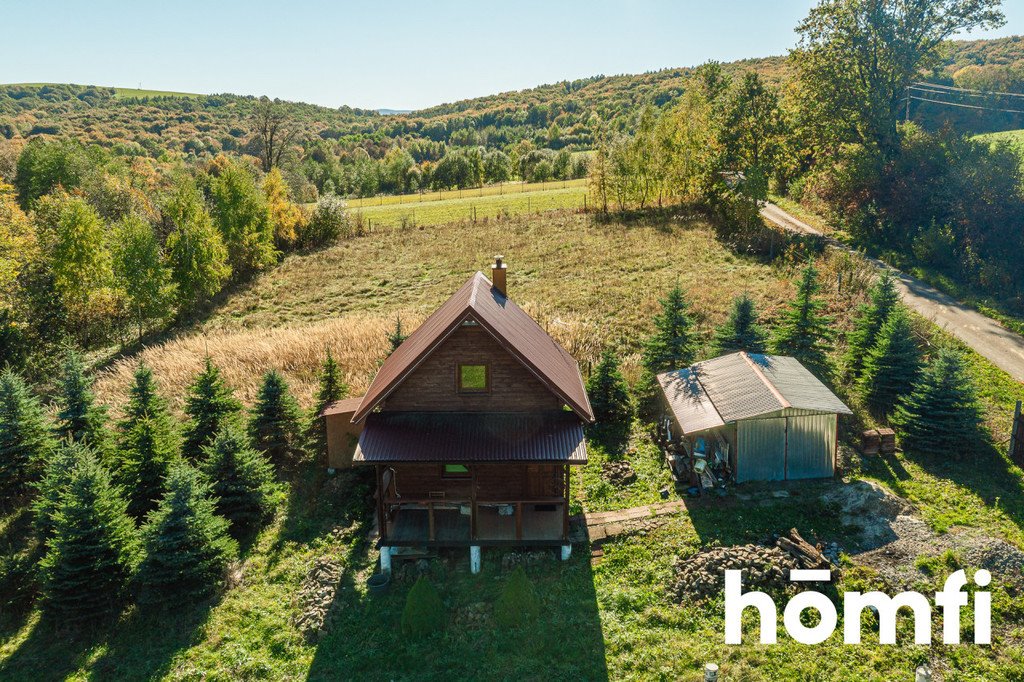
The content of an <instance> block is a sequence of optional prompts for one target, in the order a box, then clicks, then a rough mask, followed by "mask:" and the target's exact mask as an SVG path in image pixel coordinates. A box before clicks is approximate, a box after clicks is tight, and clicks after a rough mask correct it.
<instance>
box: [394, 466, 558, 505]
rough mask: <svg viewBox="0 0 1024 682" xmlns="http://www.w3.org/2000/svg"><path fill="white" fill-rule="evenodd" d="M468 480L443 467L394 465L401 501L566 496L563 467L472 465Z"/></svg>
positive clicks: (395, 486) (510, 499) (395, 485)
mask: <svg viewBox="0 0 1024 682" xmlns="http://www.w3.org/2000/svg"><path fill="white" fill-rule="evenodd" d="M468 466H469V469H470V475H469V476H468V477H465V478H458V477H450V476H444V475H442V472H443V469H444V465H442V464H394V465H391V466H390V467H386V468H390V469H393V470H394V472H395V473H394V475H393V477H392V485H391V490H389V491H388V493H389V495H390V494H392V493H393V492H395V491H397V493H398V495H399V496H400V498H401V499H406V500H421V499H422V500H427V499H437V500H438V501H440V500H444V499H453V500H454V499H470V497H471V492H472V488H473V485H474V481H475V482H476V498H477V499H478V500H483V501H486V500H498V501H503V502H504V501H513V500H530V499H541V498H552V497H563V496H564V472H565V465H562V464H518V463H516V464H470V465H468Z"/></svg>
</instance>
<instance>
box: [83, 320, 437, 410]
mask: <svg viewBox="0 0 1024 682" xmlns="http://www.w3.org/2000/svg"><path fill="white" fill-rule="evenodd" d="M404 318H405V316H403V319H404ZM410 322H411V323H413V324H414V323H418V322H419V320H418V319H417V320H414V321H413V320H412V318H411V317H410ZM393 325H394V317H393V316H390V315H388V316H385V315H373V314H368V313H354V314H349V315H344V316H342V317H339V318H337V319H333V320H325V321H321V322H315V323H312V324H306V325H295V326H288V327H276V328H272V329H246V330H232V331H226V330H225V331H213V332H209V333H205V334H196V335H193V336H187V337H183V338H179V339H174V340H171V341H168V342H166V343H162V344H160V345H157V346H152V347H150V348H146V349H145V350H143V351H141V352H140V353H138V354H136V355H134V356H132V357H128V358H123V359H121V360H118V361H117V362H115V363H114V364H113V365H112V366H110V367H109V368H107V369H106V370H105V371H103V372H102V373H101V374H100V376H99V377H98V379H97V382H96V391H97V395H98V396H99V397H100V400H102V401H103V403H104V404H106V405H108V406H109V407H110V409H111V412H112V413H113V414H115V415H117V414H118V413H119V412H120V409H121V406H122V405H124V403H125V401H126V400H127V395H128V389H129V387H130V386H131V382H132V373H133V372H134V371H135V368H136V367H137V366H138V363H139V361H142V362H145V363H146V365H148V366H149V367H150V368H152V370H153V374H154V375H155V377H156V379H157V381H159V383H160V389H161V393H162V394H163V395H164V396H166V397H167V399H168V401H169V403H170V405H171V408H172V410H173V411H174V412H176V413H177V414H179V415H180V414H182V413H183V408H184V405H185V396H186V393H187V391H188V386H189V385H190V384H191V383H192V380H193V379H194V378H195V376H196V374H198V373H199V372H200V371H201V370H202V367H203V360H204V358H205V357H206V355H207V354H209V355H210V357H211V358H212V359H213V362H214V363H216V364H217V365H218V366H219V367H220V368H221V370H222V372H223V375H224V378H225V380H226V381H227V382H228V383H229V384H230V385H231V386H232V387H233V388H234V389H235V391H236V393H237V395H238V397H239V398H240V399H241V400H242V401H243V402H244V403H245V404H246V405H250V404H252V402H253V400H254V398H255V396H256V393H257V391H258V390H259V385H260V379H261V377H262V376H263V374H264V373H265V372H267V371H268V370H270V369H277V370H278V371H280V372H281V373H282V374H284V376H285V377H286V378H287V380H288V382H289V384H290V386H291V389H292V391H293V392H294V394H295V396H296V397H297V398H298V400H299V402H300V404H301V405H302V406H303V407H307V406H309V405H312V403H313V399H314V396H315V394H316V390H317V373H318V371H319V368H320V365H321V364H322V363H323V360H324V357H325V355H326V349H328V348H329V349H330V350H331V352H332V353H333V355H334V358H335V360H337V362H338V364H339V365H340V366H341V368H342V371H343V373H344V377H345V380H346V381H347V382H348V384H349V386H350V387H351V395H360V394H361V393H362V392H364V391H365V390H366V387H367V386H368V385H369V382H370V380H371V379H372V378H373V374H374V372H375V371H376V369H377V367H378V364H379V362H380V361H381V360H382V359H383V358H384V357H385V356H386V355H387V350H388V342H387V334H388V332H390V331H391V329H392V326H393Z"/></svg>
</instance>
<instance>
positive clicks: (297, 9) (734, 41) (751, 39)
mask: <svg viewBox="0 0 1024 682" xmlns="http://www.w3.org/2000/svg"><path fill="white" fill-rule="evenodd" d="M813 4H814V3H813V2H812V0H774V1H772V0H717V1H714V0H703V1H701V2H697V1H694V0H685V1H677V2H670V1H655V0H642V1H635V2H626V1H620V2H610V1H606V0H589V1H582V0H573V1H571V2H568V1H567V2H558V1H557V0H549V1H548V2H543V1H537V0H518V1H515V2H509V1H508V0H504V1H502V2H494V3H487V2H483V1H479V2H468V1H466V2H460V1H456V0H417V1H405V0H391V1H390V2H366V1H364V2H329V1H327V0H321V1H319V2H318V1H315V0H286V1H281V0H276V1H274V2H268V1H266V0H250V1H249V2H238V1H232V2H222V1H220V0H206V1H205V2H204V1H200V0H170V1H165V2H160V3H156V2H151V1H149V0H137V1H136V2H113V1H111V0H89V1H85V0H77V1H71V0H65V1H54V0H37V1H34V2H21V1H17V0H0V18H2V22H3V29H2V32H3V38H2V40H0V83H19V82H20V83H23V82H43V81H45V82H71V83H84V84H93V85H116V86H123V87H138V85H139V83H141V84H142V87H143V88H147V89H156V90H178V91H186V92H201V93H214V92H233V93H237V94H256V95H262V94H266V95H270V96H272V97H281V98H284V99H290V100H300V101H305V102H315V103H317V104H324V105H328V106H339V105H341V104H349V105H352V106H360V107H366V108H381V107H389V108H395V109H415V108H421V107H425V106H429V105H432V104H439V103H442V102H450V101H453V100H457V99H463V98H467V97H475V96H480V95H488V94H493V93H496V92H503V91H506V90H517V89H521V88H527V87H531V86H534V85H539V84H541V83H551V82H556V81H559V80H563V79H573V78H581V77H585V76H592V75H595V74H599V73H603V74H606V75H612V74H617V73H636V72H643V71H649V70H655V69H661V68H665V67H677V66H692V65H695V64H699V63H701V62H704V61H707V60H708V59H717V60H720V61H731V60H734V59H741V58H744V57H759V56H766V55H772V54H783V53H784V52H785V51H786V50H787V49H788V48H790V47H792V46H793V44H794V43H795V40H796V37H795V34H794V32H793V28H794V26H796V24H797V22H798V21H799V20H800V19H801V18H802V17H803V16H804V15H805V14H806V13H807V10H808V9H809V8H810V7H811V6H812V5H813ZM1003 7H1004V11H1005V13H1006V16H1007V19H1008V22H1007V25H1006V26H1005V27H1004V28H1002V29H999V30H998V31H994V32H991V33H989V34H987V36H1003V35H1012V34H1024V0H1004V4H1003ZM987 36H986V37H987ZM977 37H982V36H981V35H979V36H977Z"/></svg>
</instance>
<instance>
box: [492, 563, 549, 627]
mask: <svg viewBox="0 0 1024 682" xmlns="http://www.w3.org/2000/svg"><path fill="white" fill-rule="evenodd" d="M538 615H540V600H539V599H538V598H537V591H536V589H535V588H534V586H533V583H532V582H531V581H530V578H529V577H527V575H526V571H524V570H523V567H522V566H519V567H517V568H516V570H515V571H514V572H513V573H512V576H511V577H510V578H509V579H508V582H507V583H505V588H504V589H503V590H502V591H501V596H499V597H498V601H497V603H496V604H495V605H494V619H495V620H496V621H497V622H498V624H499V625H500V626H502V627H505V628H517V627H521V626H523V625H527V624H528V623H530V622H531V621H533V620H534V619H536V618H537V616H538Z"/></svg>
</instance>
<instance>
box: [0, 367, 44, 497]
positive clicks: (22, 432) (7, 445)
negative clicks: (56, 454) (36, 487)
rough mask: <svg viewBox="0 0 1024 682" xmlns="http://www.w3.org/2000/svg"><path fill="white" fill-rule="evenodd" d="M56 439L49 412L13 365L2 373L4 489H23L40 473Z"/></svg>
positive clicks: (0, 484) (0, 463) (0, 477)
mask: <svg viewBox="0 0 1024 682" xmlns="http://www.w3.org/2000/svg"><path fill="white" fill-rule="evenodd" d="M54 445H55V441H54V438H53V432H52V429H51V426H50V424H49V420H48V419H47V416H46V412H45V411H44V409H43V406H42V405H41V404H40V403H39V400H38V399H37V398H36V397H35V396H33V395H32V393H31V392H30V391H29V389H28V386H26V385H25V382H24V381H23V380H22V379H21V377H19V376H18V375H17V374H15V373H14V372H13V371H11V370H10V369H5V370H4V371H3V372H2V373H0V493H2V494H3V495H4V497H6V496H8V495H14V494H17V493H20V492H23V491H24V489H25V486H26V485H27V484H29V483H31V482H33V481H35V480H36V479H37V478H38V477H39V473H40V471H41V470H42V468H43V466H44V464H45V462H46V460H47V458H48V457H49V455H50V452H51V451H52V450H53V447H54Z"/></svg>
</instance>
